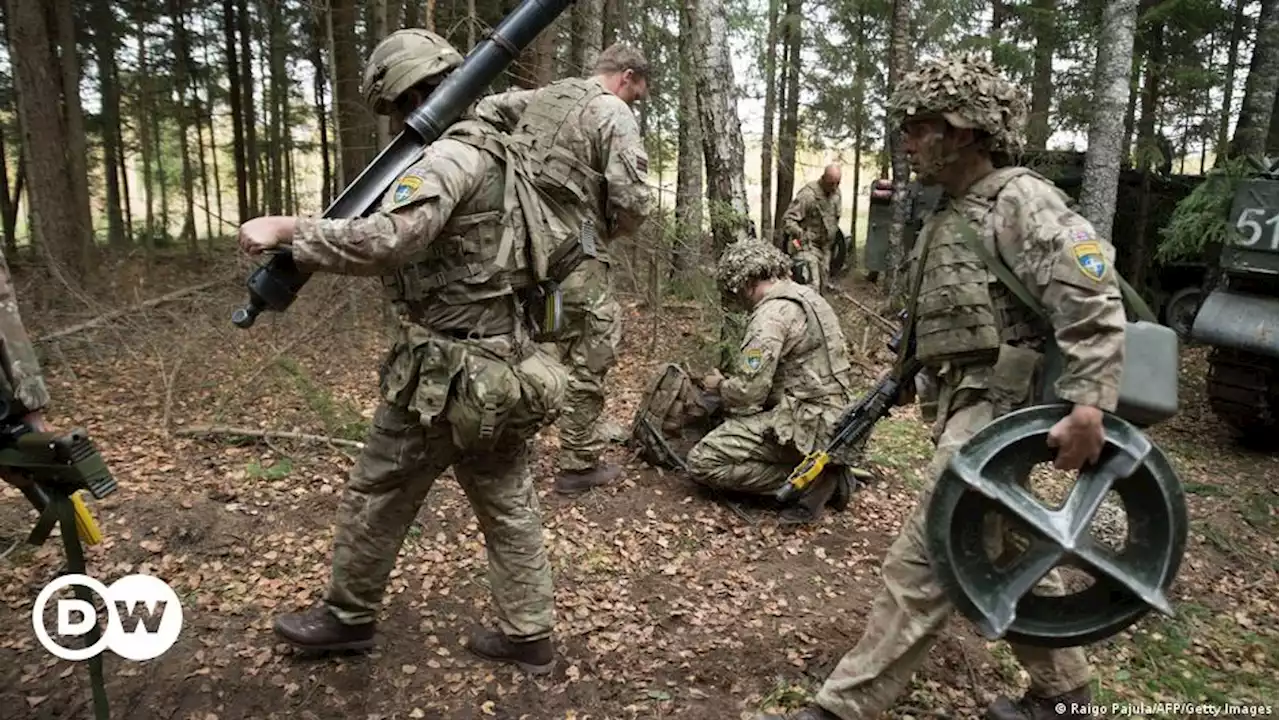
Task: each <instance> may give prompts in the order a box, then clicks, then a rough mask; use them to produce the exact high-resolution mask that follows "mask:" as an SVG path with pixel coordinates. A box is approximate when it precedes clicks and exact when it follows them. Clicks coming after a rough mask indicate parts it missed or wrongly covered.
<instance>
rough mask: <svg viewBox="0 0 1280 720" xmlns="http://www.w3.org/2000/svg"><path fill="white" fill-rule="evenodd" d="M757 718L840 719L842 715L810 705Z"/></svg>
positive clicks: (792, 719) (796, 719) (761, 719)
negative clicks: (791, 711)
mask: <svg viewBox="0 0 1280 720" xmlns="http://www.w3.org/2000/svg"><path fill="white" fill-rule="evenodd" d="M756 720H840V716H839V715H836V714H834V713H832V712H830V711H828V710H826V709H824V708H820V707H818V706H817V705H810V706H809V707H806V708H804V709H802V710H800V711H799V712H797V713H794V714H791V715H758V716H756Z"/></svg>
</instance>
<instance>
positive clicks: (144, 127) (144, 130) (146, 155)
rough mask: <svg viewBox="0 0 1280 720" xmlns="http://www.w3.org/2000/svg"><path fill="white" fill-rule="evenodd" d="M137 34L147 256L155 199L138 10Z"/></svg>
mask: <svg viewBox="0 0 1280 720" xmlns="http://www.w3.org/2000/svg"><path fill="white" fill-rule="evenodd" d="M134 21H135V23H136V24H137V31H138V75H137V77H138V101H137V110H138V144H139V151H140V152H141V153H142V194H143V197H144V198H145V199H146V203H147V212H146V224H145V225H144V227H145V228H146V229H145V231H144V235H143V243H142V245H143V248H144V249H145V250H146V251H147V253H148V255H149V254H150V253H151V251H153V250H155V232H156V214H155V213H156V211H155V197H154V194H153V193H152V191H151V188H152V183H151V149H152V147H153V146H152V144H151V120H150V116H151V107H150V106H151V103H150V98H151V92H150V86H151V75H150V74H149V72H148V70H147V36H146V30H145V24H146V22H147V18H146V17H145V16H144V15H143V11H142V10H137V15H135V16H134Z"/></svg>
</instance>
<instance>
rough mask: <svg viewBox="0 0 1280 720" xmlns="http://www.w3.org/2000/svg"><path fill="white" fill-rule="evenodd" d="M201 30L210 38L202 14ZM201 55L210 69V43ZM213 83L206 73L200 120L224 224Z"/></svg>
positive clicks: (220, 218) (203, 48) (202, 46)
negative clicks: (214, 119)
mask: <svg viewBox="0 0 1280 720" xmlns="http://www.w3.org/2000/svg"><path fill="white" fill-rule="evenodd" d="M200 30H201V33H202V36H203V37H210V35H209V26H208V23H207V22H206V21H205V16H204V15H203V14H201V16H200ZM200 53H201V55H202V57H203V59H204V64H205V67H208V66H209V45H208V43H201V44H200ZM213 83H214V80H213V73H205V87H204V97H205V103H204V112H203V113H202V117H201V118H200V119H201V120H202V121H203V122H204V124H205V127H206V128H208V130H209V156H210V160H211V161H212V163H213V195H214V203H216V207H217V211H218V215H217V218H218V222H219V223H222V222H224V220H223V218H225V217H226V215H225V214H224V213H223V211H222V177H221V172H220V171H219V170H218V139H217V136H216V135H215V134H214V126H213V90H212V88H213ZM233 122H234V118H233ZM209 207H211V208H212V207H214V206H213V205H210V206H209ZM213 238H214V236H213V235H210V236H209V242H210V247H212V243H213Z"/></svg>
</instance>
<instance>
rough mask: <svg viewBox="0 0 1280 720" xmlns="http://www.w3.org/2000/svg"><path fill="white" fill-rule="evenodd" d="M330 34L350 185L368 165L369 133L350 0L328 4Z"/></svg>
mask: <svg viewBox="0 0 1280 720" xmlns="http://www.w3.org/2000/svg"><path fill="white" fill-rule="evenodd" d="M329 12H330V21H331V24H332V31H333V63H334V64H333V77H334V83H335V85H337V92H336V94H335V97H334V106H335V107H336V108H337V112H336V113H334V114H335V115H336V116H337V117H338V132H339V133H340V137H341V140H342V177H343V185H344V186H345V185H347V184H350V183H351V182H352V181H354V180H355V179H356V176H358V175H359V174H360V172H361V171H362V170H364V168H365V166H366V165H368V164H369V160H370V159H371V155H370V153H369V150H370V149H371V148H370V144H371V140H372V133H371V132H369V130H370V128H369V126H368V124H367V123H365V122H363V118H362V117H361V116H362V115H366V114H367V113H366V112H365V110H364V101H363V100H362V99H361V97H360V78H361V67H360V66H361V61H360V55H359V53H358V52H357V41H356V33H355V24H356V9H355V5H354V2H353V0H333V2H332V5H330V9H329Z"/></svg>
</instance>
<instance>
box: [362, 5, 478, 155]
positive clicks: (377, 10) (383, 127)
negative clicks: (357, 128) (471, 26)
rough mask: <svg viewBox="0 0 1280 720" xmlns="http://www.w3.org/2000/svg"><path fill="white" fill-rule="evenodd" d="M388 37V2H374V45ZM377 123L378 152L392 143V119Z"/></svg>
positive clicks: (380, 118) (383, 119)
mask: <svg viewBox="0 0 1280 720" xmlns="http://www.w3.org/2000/svg"><path fill="white" fill-rule="evenodd" d="M470 2H471V3H472V5H473V6H474V4H475V0H470ZM386 36H387V0H373V44H374V45H376V44H378V43H380V42H382V39H383V38H385V37H386ZM473 44H474V43H473ZM464 54H465V53H464ZM375 122H376V123H377V134H378V150H379V151H381V150H382V148H384V147H386V146H387V145H389V144H390V143H391V118H389V117H387V116H386V115H378V116H377V117H376V118H375Z"/></svg>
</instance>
